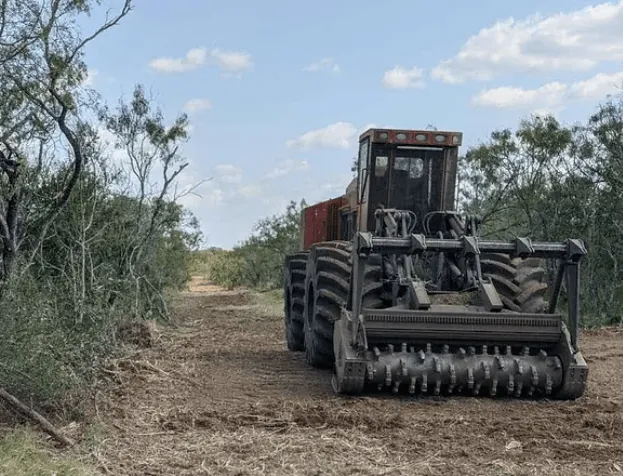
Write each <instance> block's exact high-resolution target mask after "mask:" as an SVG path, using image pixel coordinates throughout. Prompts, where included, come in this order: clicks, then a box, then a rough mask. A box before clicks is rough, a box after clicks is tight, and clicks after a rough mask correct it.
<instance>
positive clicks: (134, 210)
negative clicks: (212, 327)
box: [0, 0, 200, 409]
mask: <svg viewBox="0 0 623 476" xmlns="http://www.w3.org/2000/svg"><path fill="white" fill-rule="evenodd" d="M99 3H100V2H99V1H98V0H92V1H89V0H80V1H76V0H2V1H1V2H0V323H1V324H2V333H0V381H1V382H2V385H3V386H6V387H7V388H9V389H10V390H11V391H12V392H13V393H15V394H16V395H17V396H20V397H22V398H27V399H28V400H30V401H34V402H36V403H38V404H39V405H40V406H43V407H44V408H50V409H59V408H61V407H64V408H68V407H69V406H71V405H73V404H74V403H76V402H79V401H81V400H83V399H84V397H85V393H84V392H85V391H87V390H88V388H89V386H90V384H92V383H93V381H94V380H93V379H94V377H95V373H96V371H97V370H98V368H99V366H100V363H102V362H103V360H104V359H106V358H107V357H108V356H110V355H111V353H113V352H115V351H116V349H117V348H118V344H119V342H118V341H117V332H116V331H117V328H118V327H117V325H118V323H119V322H121V321H126V320H128V319H144V318H167V316H168V310H167V299H166V296H167V294H168V292H169V291H170V290H175V289H179V288H180V287H181V286H183V284H184V283H185V281H186V277H187V268H186V265H187V260H188V256H189V252H190V250H192V249H194V248H196V247H197V245H198V243H199V240H200V233H199V231H198V226H197V221H196V219H195V218H194V217H193V216H192V215H190V214H189V212H188V211H187V210H185V209H184V208H183V207H182V206H181V205H179V204H178V203H177V201H176V199H177V198H179V197H177V196H176V195H175V182H176V179H177V178H178V176H179V174H180V173H181V172H182V171H183V170H184V168H185V167H186V166H187V162H186V161H185V160H184V158H183V156H182V155H181V153H180V150H181V146H182V145H183V143H184V141H185V140H186V138H187V130H188V129H187V126H188V124H187V119H186V116H184V115H181V116H179V117H177V118H175V119H174V120H173V122H172V124H171V125H167V124H166V121H165V119H164V117H163V115H162V113H161V112H160V111H159V110H157V109H156V108H154V106H153V104H152V101H151V100H150V99H149V98H148V97H147V96H146V95H145V92H144V89H143V88H142V86H140V85H139V86H137V87H136V88H135V90H134V93H133V96H132V98H131V99H130V100H129V101H120V102H119V104H118V106H117V108H116V109H114V110H110V109H109V108H107V107H104V106H103V105H102V104H101V103H100V100H99V98H98V96H97V94H96V93H95V92H94V91H91V90H89V89H87V88H86V86H85V78H86V74H87V67H86V64H85V62H84V58H83V50H84V47H85V46H86V45H87V44H89V43H90V42H92V41H95V40H96V39H97V38H98V37H99V36H101V35H102V34H104V33H108V30H110V29H111V28H112V27H114V26H116V25H117V24H118V23H119V22H120V21H121V20H122V19H123V18H124V17H125V16H126V15H128V14H129V13H130V11H131V9H132V5H131V3H132V2H131V1H130V0H125V1H124V2H121V6H120V9H119V11H118V12H117V13H116V14H114V13H112V12H109V13H108V14H107V15H106V20H104V21H103V22H102V23H101V24H100V26H99V27H98V28H96V29H95V30H94V31H91V32H86V33H85V32H82V31H81V30H80V29H79V28H78V26H77V25H78V23H79V22H80V20H81V19H83V18H84V17H85V16H86V15H92V14H94V12H95V10H97V7H98V6H99ZM101 131H107V134H108V135H110V136H112V137H113V141H112V142H113V146H114V148H113V149H112V150H111V149H110V148H107V147H106V143H105V142H104V141H103V140H102V138H101ZM76 408H78V407H76Z"/></svg>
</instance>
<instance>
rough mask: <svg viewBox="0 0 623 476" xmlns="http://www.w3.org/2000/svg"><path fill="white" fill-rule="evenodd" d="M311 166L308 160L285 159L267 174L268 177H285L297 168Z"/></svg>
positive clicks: (302, 168) (301, 168)
mask: <svg viewBox="0 0 623 476" xmlns="http://www.w3.org/2000/svg"><path fill="white" fill-rule="evenodd" d="M307 168H309V164H308V163H307V161H306V160H292V159H288V160H284V161H283V162H281V163H280V164H278V165H277V167H275V168H274V169H273V170H271V171H270V172H268V173H267V174H266V178H267V179H270V180H272V179H276V178H279V177H285V176H286V175H289V174H291V173H293V172H296V171H297V170H306V169H307Z"/></svg>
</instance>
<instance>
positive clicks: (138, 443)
mask: <svg viewBox="0 0 623 476" xmlns="http://www.w3.org/2000/svg"><path fill="white" fill-rule="evenodd" d="M191 289H192V292H190V293H187V294H186V295H185V296H183V298H181V299H180V301H179V303H178V304H176V306H175V308H174V313H175V316H176V318H177V320H178V321H179V323H180V325H179V327H178V328H176V329H166V330H164V331H163V333H162V334H161V335H159V337H158V340H157V342H156V344H155V345H154V346H153V347H151V348H148V349H145V350H142V351H140V353H139V354H137V355H134V356H133V357H132V358H131V359H128V361H127V362H126V363H125V364H123V361H122V362H120V363H119V366H118V372H117V373H118V378H119V381H120V382H121V383H120V385H119V386H118V389H117V391H116V394H115V395H112V396H111V397H112V398H108V399H107V401H108V403H107V404H101V407H100V408H99V410H98V411H99V414H100V417H101V419H102V421H103V423H104V424H105V426H106V427H107V428H109V429H110V430H109V431H110V433H109V434H108V437H107V438H106V439H105V440H104V442H103V443H102V444H101V445H100V448H99V451H98V456H97V458H98V460H99V462H100V467H101V470H102V471H103V472H104V473H108V474H116V475H178V476H181V475H201V474H206V475H210V474H214V475H240V476H242V475H264V474H265V475H274V476H279V475H290V476H292V475H307V476H316V475H385V474H387V475H389V474H391V475H417V474H427V475H455V474H456V475H463V476H465V475H535V474H547V475H550V476H551V475H565V476H571V475H576V474H582V475H597V474H599V475H606V474H621V473H623V412H622V410H623V385H622V382H623V379H622V378H621V377H622V370H621V369H623V330H613V329H609V330H602V331H600V332H596V333H591V334H590V335H587V334H585V335H584V338H583V341H582V346H583V349H584V351H585V354H586V356H587V358H588V360H589V364H590V366H591V370H590V371H591V375H590V386H589V391H588V392H587V394H586V396H585V397H583V398H582V399H581V400H580V401H577V402H574V403H568V402H563V403H560V402H555V403H551V402H530V401H512V400H510V401H509V400H505V401H494V400H490V399H485V398H482V399H472V398H452V399H443V400H436V399H434V398H431V399H420V400H413V399H409V398H402V399H401V398H397V397H393V396H389V397H386V398H362V399H339V398H335V397H333V395H332V392H331V388H330V383H329V380H330V375H329V374H328V373H325V372H319V371H317V370H312V369H311V368H309V367H308V366H307V365H306V364H305V363H304V360H303V356H302V355H301V354H292V353H289V352H287V351H286V348H285V342H284V337H283V331H282V311H281V308H280V306H279V304H278V303H275V302H272V303H270V302H265V301H266V299H265V298H264V299H261V298H258V297H257V295H254V294H251V293H243V292H225V291H222V290H220V289H219V288H216V287H213V286H210V285H206V284H202V283H199V282H197V281H195V282H194V285H193V287H192V288H191Z"/></svg>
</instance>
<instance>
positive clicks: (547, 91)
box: [472, 72, 623, 112]
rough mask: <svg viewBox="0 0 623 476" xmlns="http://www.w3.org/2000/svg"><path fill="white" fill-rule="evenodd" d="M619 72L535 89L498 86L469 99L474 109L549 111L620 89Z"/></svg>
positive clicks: (621, 77) (622, 78) (622, 76)
mask: <svg viewBox="0 0 623 476" xmlns="http://www.w3.org/2000/svg"><path fill="white" fill-rule="evenodd" d="M622 85H623V72H619V73H613V74H606V73H599V74H597V75H596V76H593V77H592V78H589V79H587V80H584V81H578V82H575V83H572V84H570V85H569V84H564V83H560V82H557V81H556V82H551V83H547V84H544V85H543V86H541V87H539V88H536V89H524V88H519V87H506V86H505V87H500V88H493V89H488V90H485V91H481V92H480V93H479V94H477V95H476V96H475V97H473V98H472V104H473V105H474V106H478V107H490V108H498V109H530V108H537V109H538V110H540V111H541V112H543V111H552V110H556V109H558V108H560V107H563V106H564V105H565V104H567V103H569V102H572V101H579V100H582V99H600V98H603V97H604V96H606V95H608V94H612V93H615V92H618V91H620V90H621V89H622Z"/></svg>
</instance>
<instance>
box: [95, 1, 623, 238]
mask: <svg viewBox="0 0 623 476" xmlns="http://www.w3.org/2000/svg"><path fill="white" fill-rule="evenodd" d="M119 3H120V0H114V1H110V2H108V5H110V6H115V5H117V4H119ZM174 5H175V6H174ZM96 19H97V17H94V19H93V20H92V21H96ZM88 23H91V21H89V22H88ZM88 26H89V25H88V24H87V25H86V26H85V27H87V28H88ZM622 60H623V1H620V2H609V3H598V2H589V1H580V0H565V1H561V0H550V1H547V2H543V1H535V0H524V1H523V2H501V1H499V0H497V1H493V0H481V1H477V2H476V1H474V2H458V1H456V0H453V1H448V0H437V1H436V2H422V1H417V0H393V1H385V2H372V1H366V2H363V1H358V2H355V1H352V0H343V1H341V2H337V1H332V2H329V1H326V0H317V1H315V2H313V3H303V2H294V1H291V0H290V1H286V0H266V1H262V2H259V1H252V0H230V1H229V2H212V1H199V0H178V1H177V2H165V1H163V0H158V1H156V0H151V1H150V2H147V1H146V0H143V1H137V2H136V3H135V8H134V10H133V11H132V12H131V13H130V15H129V16H128V17H126V18H125V19H124V20H123V21H122V23H121V24H120V25H119V26H118V27H116V28H114V29H113V30H111V31H109V32H107V33H106V34H105V35H104V36H102V37H101V38H99V39H98V40H97V41H96V42H94V43H93V44H92V45H91V46H90V48H89V50H88V54H87V62H88V65H89V68H90V70H91V71H92V84H91V86H92V87H93V88H95V89H97V90H98V91H99V92H100V93H101V94H102V95H103V97H104V98H105V99H106V100H107V101H108V102H110V103H111V104H114V103H115V102H116V101H117V100H118V98H119V97H120V96H121V95H128V94H130V93H131V91H132V89H133V87H134V84H136V83H142V84H144V85H145V86H146V87H147V88H148V89H149V90H151V91H152V93H153V94H154V96H155V98H156V99H157V101H158V103H159V105H160V106H161V107H162V109H163V111H164V113H165V114H166V116H167V117H168V118H170V119H173V118H174V117H175V116H176V115H177V114H179V113H181V112H185V111H187V112H188V114H189V117H190V122H191V125H192V131H191V139H190V141H189V143H188V144H187V146H186V147H185V150H184V153H185V155H186V156H187V158H188V159H189V161H190V163H191V165H190V167H189V169H188V173H186V174H185V175H184V177H183V178H182V180H183V183H184V184H186V185H188V184H190V183H194V182H198V181H200V180H203V179H207V178H211V180H210V181H209V182H206V183H204V184H203V185H201V186H200V187H198V189H197V192H198V193H199V194H200V195H201V198H199V197H196V196H188V197H185V199H184V203H185V204H187V205H188V206H189V207H190V208H191V209H192V210H193V212H194V213H195V214H196V216H197V217H198V218H199V219H200V221H201V225H202V229H203V231H204V233H205V236H206V243H205V244H206V245H207V246H222V247H231V246H232V245H234V244H235V243H236V242H238V241H240V240H242V239H244V238H245V237H246V236H248V234H249V233H250V232H251V230H252V227H253V225H254V223H255V222H257V220H259V219H261V218H263V217H265V216H268V215H272V214H274V213H279V212H281V211H283V210H284V209H285V206H286V204H287V203H288V202H289V201H290V200H297V201H298V200H300V199H301V198H305V199H306V200H307V201H308V203H309V202H316V201H319V200H323V199H326V198H330V197H333V196H337V195H340V194H342V193H343V192H344V189H345V188H346V186H347V185H348V182H349V180H350V177H351V172H350V166H351V163H352V158H353V157H354V156H355V154H356V150H357V147H356V142H357V136H358V134H359V133H360V132H362V129H364V128H366V127H367V126H368V125H372V124H373V125H377V126H381V127H383V126H389V127H397V128H406V129H417V128H422V129H423V128H426V127H427V126H428V125H429V124H431V125H434V126H435V127H437V128H439V129H445V130H458V131H462V132H463V133H464V147H463V150H465V149H466V148H467V147H469V146H470V145H474V144H476V143H478V142H479V141H482V140H486V139H487V137H488V135H489V133H490V132H491V131H492V130H494V129H496V128H502V127H515V126H516V125H517V123H518V121H519V120H520V119H521V118H522V117H526V116H528V115H530V114H531V113H534V112H543V111H545V112H551V113H554V114H555V115H556V116H557V117H559V119H561V120H562V121H565V122H571V121H578V120H583V119H585V118H586V117H587V115H588V114H590V113H591V112H592V111H594V109H595V107H596V105H597V104H598V103H599V102H600V101H603V99H604V98H605V96H606V94H608V93H613V92H616V84H619V83H623V73H622V72H623V63H622Z"/></svg>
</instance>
